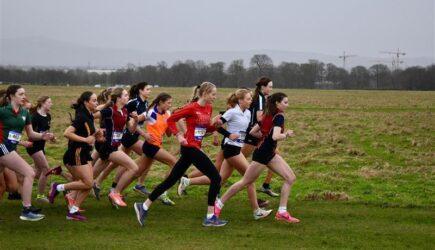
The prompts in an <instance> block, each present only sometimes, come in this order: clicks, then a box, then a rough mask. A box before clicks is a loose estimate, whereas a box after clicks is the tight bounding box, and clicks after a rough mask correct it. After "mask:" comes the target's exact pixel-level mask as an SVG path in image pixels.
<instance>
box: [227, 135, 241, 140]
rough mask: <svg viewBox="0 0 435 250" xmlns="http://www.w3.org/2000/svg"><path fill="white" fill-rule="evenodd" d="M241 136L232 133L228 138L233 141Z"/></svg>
mask: <svg viewBox="0 0 435 250" xmlns="http://www.w3.org/2000/svg"><path fill="white" fill-rule="evenodd" d="M239 137H240V135H239V134H230V136H228V138H229V139H230V140H232V141H235V140H237V139H238V138H239Z"/></svg>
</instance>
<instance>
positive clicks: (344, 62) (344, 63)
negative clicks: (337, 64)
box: [338, 51, 356, 69]
mask: <svg viewBox="0 0 435 250" xmlns="http://www.w3.org/2000/svg"><path fill="white" fill-rule="evenodd" d="M355 56H356V55H346V51H343V55H342V56H339V57H338V58H340V59H343V69H346V59H347V58H349V57H355Z"/></svg>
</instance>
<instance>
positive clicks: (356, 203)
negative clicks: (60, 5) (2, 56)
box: [0, 86, 435, 249]
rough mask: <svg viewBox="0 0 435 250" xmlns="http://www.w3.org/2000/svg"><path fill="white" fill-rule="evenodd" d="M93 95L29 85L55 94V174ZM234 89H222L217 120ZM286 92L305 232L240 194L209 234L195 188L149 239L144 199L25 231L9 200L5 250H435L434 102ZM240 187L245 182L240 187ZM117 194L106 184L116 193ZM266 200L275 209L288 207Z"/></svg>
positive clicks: (54, 211)
mask: <svg viewBox="0 0 435 250" xmlns="http://www.w3.org/2000/svg"><path fill="white" fill-rule="evenodd" d="M86 89H93V90H95V91H96V92H98V91H100V90H99V89H94V88H90V87H88V88H85V87H56V88H54V87H52V88H50V87H40V86H38V87H36V86H26V90H27V93H28V96H29V97H30V99H32V100H35V99H36V98H37V96H38V95H41V94H49V95H50V96H51V97H52V99H53V102H54V103H55V106H54V108H53V111H52V117H53V122H52V127H53V132H54V133H56V134H57V135H58V137H59V139H60V141H59V143H58V144H56V145H53V144H49V145H48V147H47V155H48V158H49V160H50V163H51V164H52V165H55V164H59V163H60V162H61V157H62V155H63V153H64V151H65V148H66V140H64V139H63V138H62V137H61V134H62V132H63V130H64V129H65V127H66V126H67V125H68V124H69V122H68V120H69V116H68V112H71V110H70V109H68V106H69V104H70V103H71V101H72V100H74V98H76V97H77V96H78V95H79V94H80V93H81V92H82V91H83V90H86ZM161 91H167V92H169V93H171V94H172V95H173V96H174V101H175V106H178V105H180V104H181V103H184V102H185V101H186V100H187V99H188V97H189V95H190V89H183V88H159V89H155V90H154V92H153V96H155V95H156V94H157V93H159V92H161ZM229 91H230V90H229V89H219V100H218V101H217V102H216V104H215V108H214V111H215V112H216V113H217V111H219V110H222V109H223V107H224V101H225V100H224V99H225V97H226V96H227V94H228V93H229ZM275 91H277V90H275ZM284 92H285V93H287V94H288V96H289V100H290V106H289V109H288V110H287V112H286V127H288V128H292V129H293V130H294V131H295V133H296V136H295V137H294V138H292V139H289V140H288V141H285V142H283V143H281V145H280V147H279V149H280V152H281V154H282V155H283V156H284V158H285V159H286V160H287V161H288V162H289V163H290V166H291V167H292V168H293V170H294V171H295V173H296V175H297V181H296V184H295V186H294V188H293V190H292V196H291V201H290V205H289V207H290V209H291V211H292V213H293V214H294V215H295V216H296V217H298V218H300V219H301V220H302V222H301V223H300V224H299V225H285V224H281V223H277V222H275V221H274V220H273V218H272V217H271V218H267V219H266V220H264V221H259V222H258V221H253V219H252V215H251V211H250V208H249V204H248V201H247V196H246V193H245V192H241V193H240V194H238V195H237V196H236V197H235V198H234V199H233V200H231V201H230V202H229V203H228V204H227V206H226V208H225V210H224V212H223V214H222V217H223V218H225V219H229V220H230V224H228V226H226V227H225V228H203V227H202V226H201V225H200V224H201V220H202V217H203V215H204V214H205V208H206V206H205V205H206V191H207V187H192V188H190V189H189V191H190V192H189V195H188V196H187V197H183V198H177V197H176V193H175V190H174V189H172V190H171V191H170V195H171V196H172V197H173V198H174V201H175V202H176V203H177V204H176V206H175V207H166V206H163V205H161V204H158V205H156V206H155V207H153V209H152V211H151V213H150V217H149V220H148V221H147V225H146V227H145V228H144V229H140V228H139V227H138V225H137V223H136V221H135V217H134V212H133V210H132V206H131V204H132V203H133V202H134V201H139V200H143V198H142V197H139V196H137V195H136V194H135V193H133V192H131V191H130V190H131V189H128V192H127V195H128V197H127V201H128V203H129V205H130V206H129V207H128V208H126V209H121V210H113V209H111V208H110V205H109V203H108V202H107V200H102V201H99V202H97V201H95V199H94V198H92V197H90V198H89V199H88V200H87V201H86V203H85V204H84V207H85V208H86V209H87V212H86V215H87V216H88V217H89V221H88V222H85V223H74V222H69V221H66V220H65V217H64V216H65V206H64V203H63V201H61V199H59V200H58V201H57V203H55V205H54V206H46V205H43V206H42V207H43V208H44V213H45V214H46V216H47V218H46V220H44V221H41V222H37V223H26V222H22V221H19V219H18V215H19V209H20V202H11V201H5V200H3V201H2V202H1V204H0V217H1V218H2V219H3V221H2V222H0V249H10V248H102V247H104V248H120V247H124V248H161V247H166V248H194V249H197V248H198V249H199V248H228V247H232V248H287V249H288V248H425V249H431V248H434V247H433V242H435V195H434V194H435V179H434V170H435V150H434V141H435V116H434V111H435V92H402V91H321V90H284ZM165 147H166V148H167V149H169V150H171V151H174V150H175V149H176V148H177V147H178V145H177V144H176V143H175V142H174V141H173V139H172V138H171V139H168V140H167V141H166V143H165ZM204 150H205V151H206V152H207V153H208V154H209V155H211V156H214V155H215V154H216V153H217V150H218V148H217V147H214V146H212V145H211V143H210V141H209V139H207V140H206V142H205V146H204ZM19 151H20V152H22V153H23V155H26V154H24V152H25V151H24V150H22V149H20V150H19ZM26 159H29V158H28V157H27V155H26ZM165 171H166V167H165V166H163V165H161V164H156V165H155V166H153V169H152V172H151V173H150V180H149V182H148V184H147V186H148V188H152V186H154V185H155V184H156V183H157V182H159V181H160V180H161V179H162V175H163V173H164V172H165ZM239 178H240V177H239V176H238V175H234V176H233V177H232V178H231V179H230V181H229V184H231V183H233V182H234V181H236V180H238V179H239ZM263 178H264V177H261V178H260V179H259V180H258V183H257V186H259V185H260V183H261V182H262V180H263ZM280 183H281V181H280V179H279V178H275V179H274V181H273V183H272V186H273V187H274V188H275V189H276V190H279V187H280ZM229 184H228V185H229ZM109 185H110V180H107V181H106V183H105V185H104V187H105V189H106V190H107V189H108V186H109ZM226 187H227V186H225V187H224V188H223V189H224V190H225V189H226ZM259 196H260V198H263V199H265V198H267V197H265V196H263V195H262V194H259ZM267 199H269V200H270V201H271V203H272V205H271V207H272V208H273V209H276V208H277V206H278V199H273V198H267Z"/></svg>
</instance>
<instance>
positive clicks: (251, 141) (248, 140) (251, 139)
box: [244, 133, 260, 147]
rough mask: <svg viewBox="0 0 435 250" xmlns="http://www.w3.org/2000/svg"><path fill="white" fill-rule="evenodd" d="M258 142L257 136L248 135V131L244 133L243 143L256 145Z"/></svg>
mask: <svg viewBox="0 0 435 250" xmlns="http://www.w3.org/2000/svg"><path fill="white" fill-rule="evenodd" d="M259 142H260V139H258V138H257V137H254V136H252V135H250V134H249V133H248V134H246V137H245V141H244V143H245V144H249V145H252V146H255V147H256V146H257V145H258V143H259Z"/></svg>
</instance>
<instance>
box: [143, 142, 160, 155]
mask: <svg viewBox="0 0 435 250" xmlns="http://www.w3.org/2000/svg"><path fill="white" fill-rule="evenodd" d="M159 150H160V147H158V146H156V145H153V144H151V143H148V142H144V143H143V146H142V152H143V153H144V154H145V156H146V157H148V158H154V156H155V155H156V154H157V152H159Z"/></svg>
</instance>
